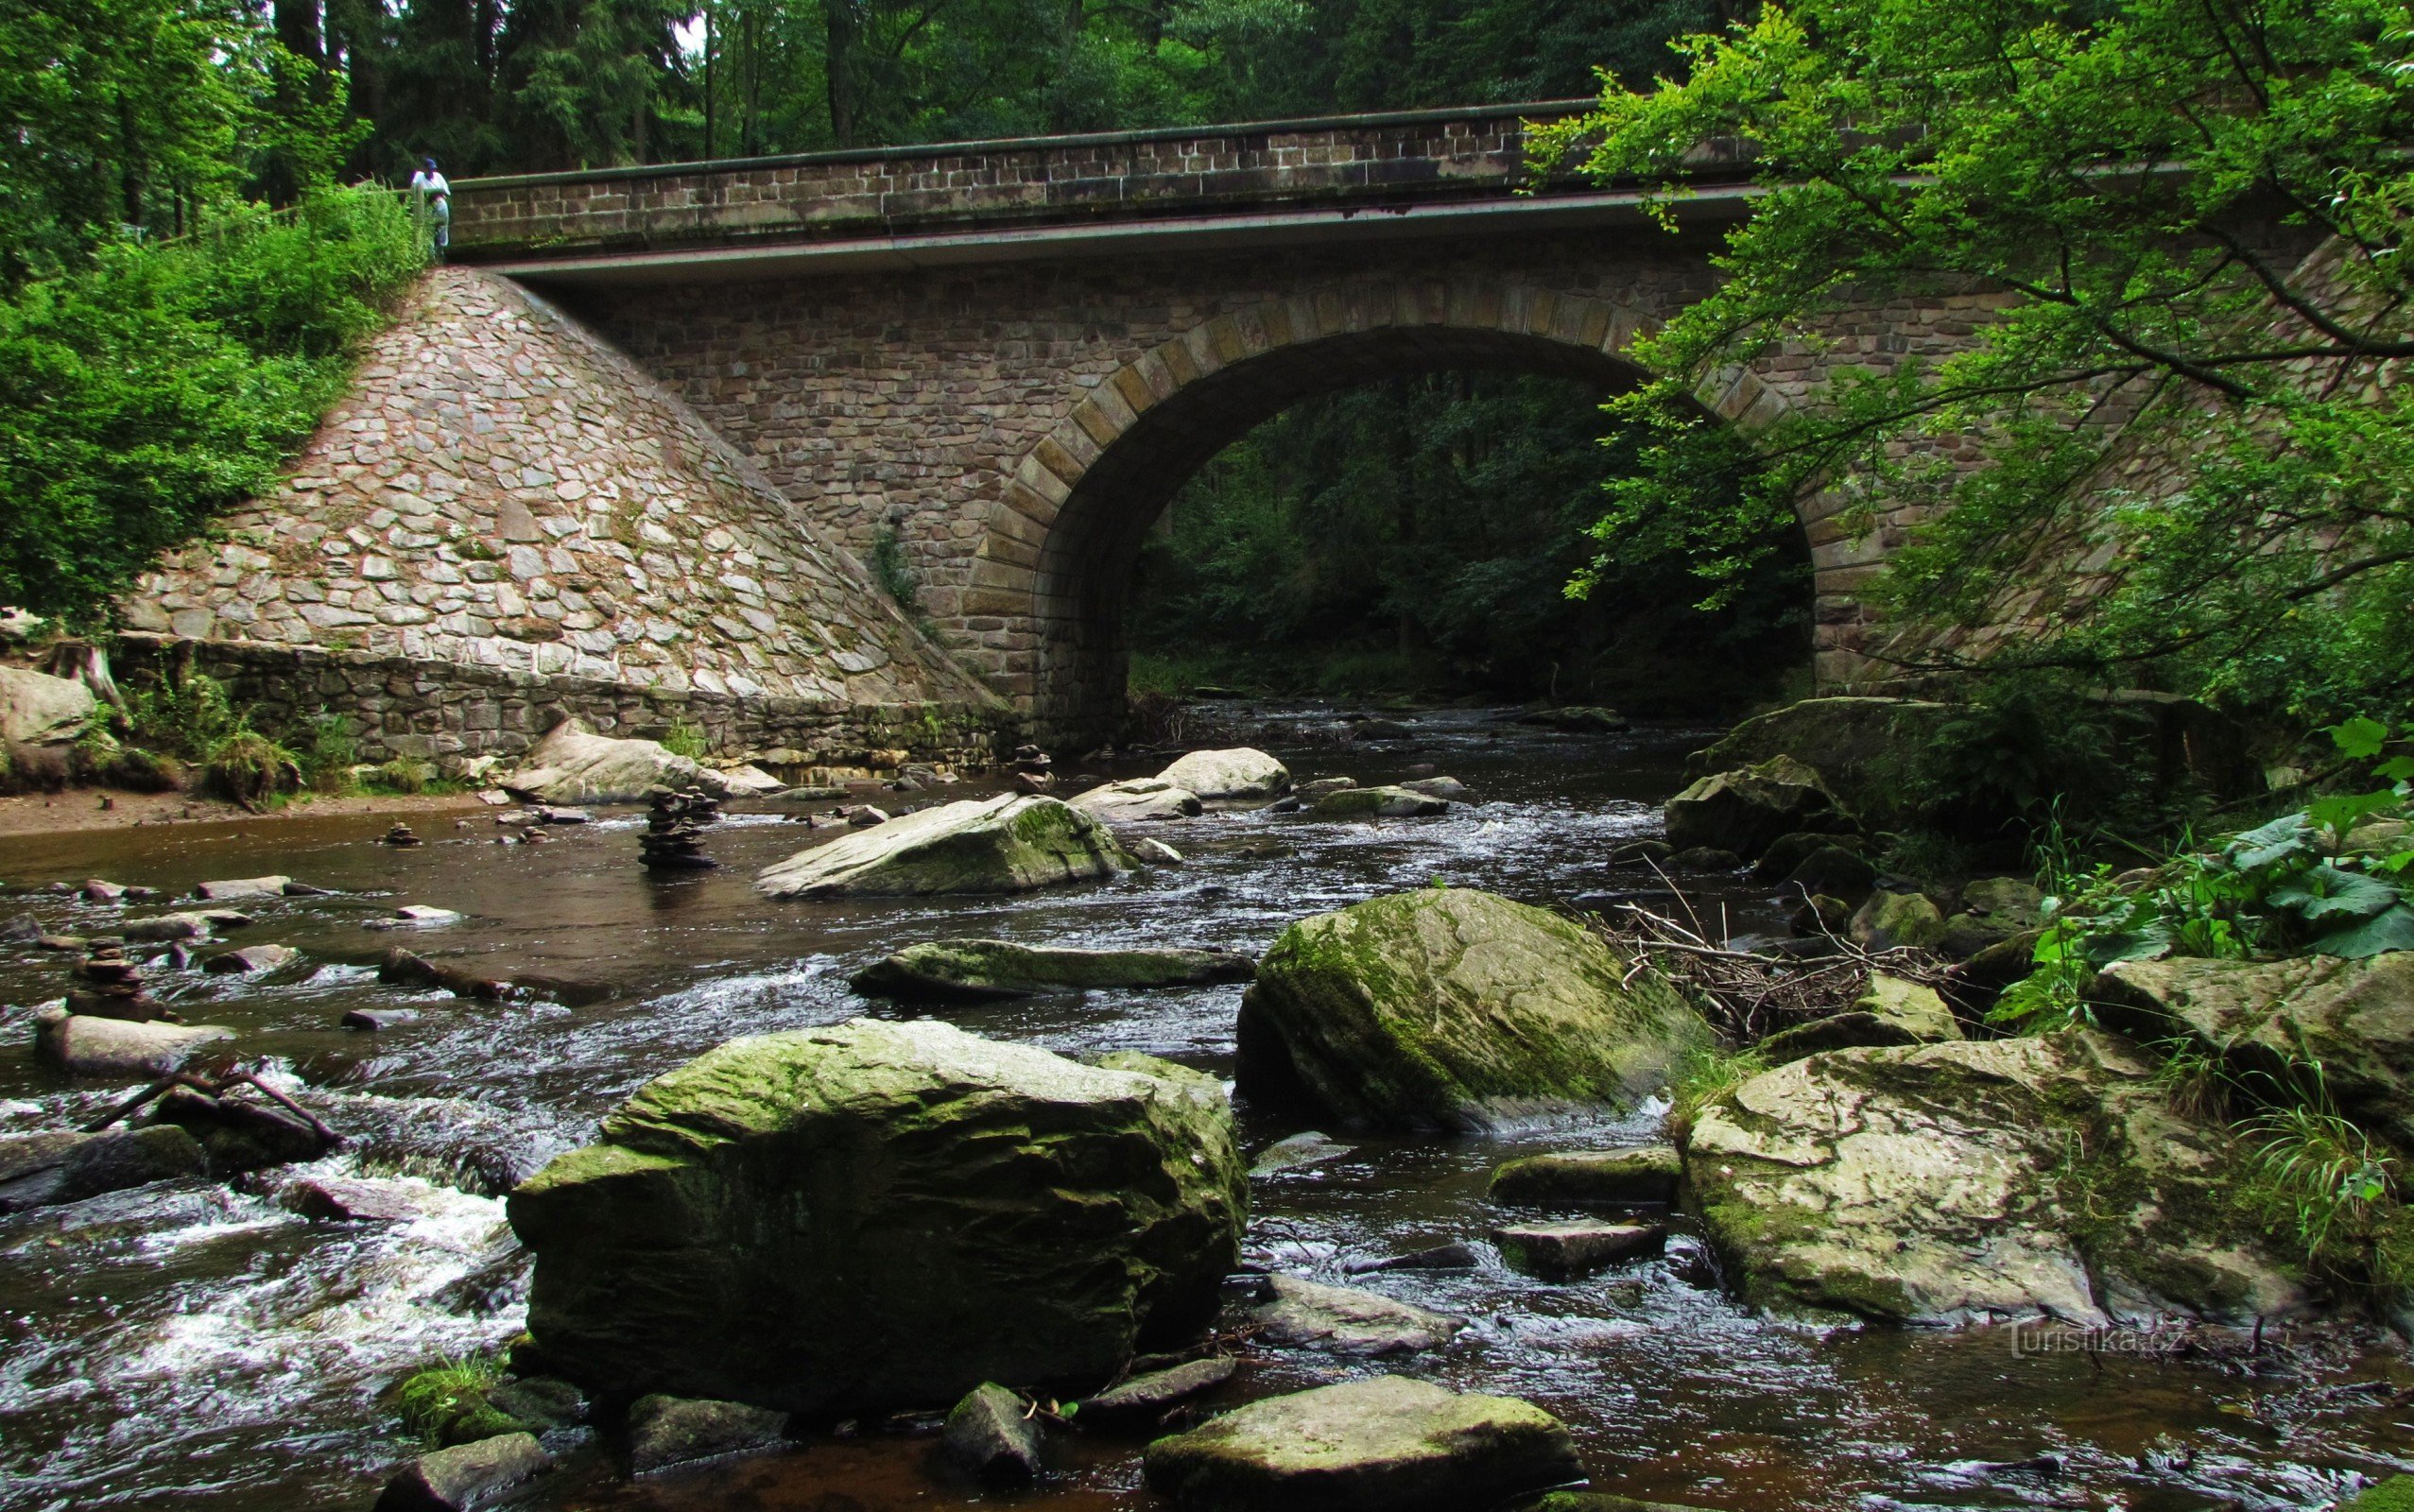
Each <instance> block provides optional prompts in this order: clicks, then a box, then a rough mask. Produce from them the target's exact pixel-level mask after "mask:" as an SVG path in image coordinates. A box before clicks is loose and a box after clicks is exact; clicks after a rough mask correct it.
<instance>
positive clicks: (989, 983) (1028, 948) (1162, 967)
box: [848, 939, 1257, 1002]
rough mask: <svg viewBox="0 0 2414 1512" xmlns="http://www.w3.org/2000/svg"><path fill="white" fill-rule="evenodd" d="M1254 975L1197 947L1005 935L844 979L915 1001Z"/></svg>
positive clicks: (906, 954)
mask: <svg viewBox="0 0 2414 1512" xmlns="http://www.w3.org/2000/svg"><path fill="white" fill-rule="evenodd" d="M1256 974H1257V963H1256V962H1254V961H1252V960H1250V958H1249V957H1248V956H1246V955H1239V954H1233V952H1231V951H1216V950H1204V949H1200V948H1198V947H1196V946H1156V947H1144V946H1135V947H1132V948H1131V949H1129V950H1103V951H1087V950H1073V949H1068V948H1066V947H1063V946H1052V945H1019V944H1016V943H1015V942H1014V941H1012V940H1004V939H942V940H933V941H931V942H929V943H928V944H923V945H908V946H906V947H905V949H904V950H902V951H899V952H897V953H896V954H893V955H884V956H882V957H881V958H880V959H879V960H876V961H874V962H872V963H871V965H870V966H867V967H865V968H864V969H863V970H862V971H857V972H856V973H855V974H854V976H853V977H851V978H849V979H848V986H850V987H852V988H854V989H855V990H856V991H858V992H865V993H871V994H873V995H875V996H880V997H892V998H903V999H905V1000H908V1001H915V1002H947V1001H957V1002H983V1001H992V1000H995V999H999V998H1027V997H1031V996H1034V995H1036V994H1038V993H1042V992H1086V991H1092V990H1096V989H1101V988H1156V987H1198V986H1204V985H1206V984H1208V983H1212V982H1246V981H1248V980H1249V979H1250V977H1252V976H1254V975H1256Z"/></svg>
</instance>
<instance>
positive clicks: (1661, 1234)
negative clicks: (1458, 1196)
mask: <svg viewBox="0 0 2414 1512" xmlns="http://www.w3.org/2000/svg"><path fill="white" fill-rule="evenodd" d="M1667 1240H1668V1230H1667V1229H1664V1228H1662V1227H1661V1226H1660V1225H1658V1224H1656V1223H1647V1224H1645V1223H1632V1224H1629V1223H1531V1224H1518V1225H1514V1226H1512V1227H1509V1228H1506V1229H1493V1230H1492V1242H1493V1243H1494V1244H1496V1245H1498V1246H1500V1252H1501V1254H1502V1256H1503V1257H1504V1258H1506V1259H1507V1260H1508V1262H1509V1264H1510V1265H1512V1266H1514V1267H1515V1268H1516V1269H1518V1270H1522V1271H1524V1272H1526V1274H1527V1275H1529V1276H1539V1277H1541V1278H1543V1280H1553V1281H1565V1280H1576V1279H1577V1278H1578V1277H1581V1276H1590V1275H1592V1274H1593V1273H1594V1272H1595V1271H1596V1270H1605V1269H1607V1268H1608V1267H1610V1266H1612V1265H1614V1264H1616V1263H1618V1262H1620V1261H1622V1260H1631V1259H1632V1258H1634V1257H1635V1256H1637V1255H1656V1254H1658V1253H1659V1252H1660V1250H1661V1247H1662V1246H1664V1245H1665V1244H1666V1243H1667Z"/></svg>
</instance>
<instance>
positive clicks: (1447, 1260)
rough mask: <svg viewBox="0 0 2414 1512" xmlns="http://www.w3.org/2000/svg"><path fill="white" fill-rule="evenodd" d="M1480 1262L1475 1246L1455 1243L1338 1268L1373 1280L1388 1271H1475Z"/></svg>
mask: <svg viewBox="0 0 2414 1512" xmlns="http://www.w3.org/2000/svg"><path fill="white" fill-rule="evenodd" d="M1482 1258H1483V1257H1481V1256H1479V1255H1477V1254H1476V1253H1475V1250H1474V1246H1472V1245H1468V1244H1464V1243H1461V1242H1459V1241H1457V1240H1455V1239H1454V1240H1452V1241H1451V1242H1450V1243H1448V1244H1446V1245H1431V1246H1426V1247H1425V1248H1423V1249H1412V1250H1409V1251H1408V1252H1407V1253H1406V1254H1405V1255H1386V1256H1384V1257H1383V1258H1382V1259H1380V1260H1354V1261H1352V1262H1350V1263H1348V1264H1347V1265H1344V1266H1342V1267H1341V1268H1342V1269H1343V1270H1346V1271H1348V1272H1349V1273H1350V1274H1351V1275H1353V1276H1372V1275H1375V1274H1377V1273H1378V1272H1382V1271H1388V1270H1474V1268H1475V1267H1476V1266H1477V1265H1478V1264H1480V1263H1482Z"/></svg>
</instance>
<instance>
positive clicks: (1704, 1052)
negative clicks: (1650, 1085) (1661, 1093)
mask: <svg viewBox="0 0 2414 1512" xmlns="http://www.w3.org/2000/svg"><path fill="white" fill-rule="evenodd" d="M1767 1069H1768V1062H1767V1060H1766V1059H1765V1058H1763V1057H1762V1056H1761V1054H1760V1052H1758V1051H1756V1050H1730V1049H1727V1048H1726V1047H1725V1046H1723V1045H1722V1046H1713V1047H1711V1048H1708V1049H1696V1050H1688V1051H1686V1052H1685V1057H1684V1059H1683V1061H1682V1062H1681V1064H1680V1065H1679V1066H1678V1068H1677V1074H1676V1076H1675V1078H1674V1079H1673V1080H1672V1081H1671V1083H1670V1084H1669V1089H1668V1091H1669V1102H1668V1132H1669V1135H1670V1137H1671V1138H1675V1139H1679V1140H1681V1139H1682V1138H1683V1137H1684V1133H1685V1131H1686V1130H1688V1129H1690V1128H1692V1127H1693V1121H1694V1119H1695V1118H1696V1117H1697V1116H1698V1115H1699V1114H1700V1112H1701V1110H1702V1108H1706V1107H1708V1106H1709V1105H1710V1104H1711V1103H1713V1102H1716V1100H1717V1099H1719V1098H1720V1097H1723V1096H1725V1095H1726V1094H1727V1093H1729V1092H1731V1091H1734V1090H1735V1089H1736V1088H1738V1087H1740V1086H1742V1085H1743V1084H1744V1083H1746V1082H1748V1081H1750V1080H1751V1079H1752V1078H1753V1077H1754V1076H1757V1075H1759V1074H1761V1073H1762V1072H1765V1071H1767Z"/></svg>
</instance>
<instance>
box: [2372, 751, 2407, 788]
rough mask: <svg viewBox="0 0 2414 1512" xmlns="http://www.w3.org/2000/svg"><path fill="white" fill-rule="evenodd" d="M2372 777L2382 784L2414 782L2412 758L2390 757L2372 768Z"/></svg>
mask: <svg viewBox="0 0 2414 1512" xmlns="http://www.w3.org/2000/svg"><path fill="white" fill-rule="evenodd" d="M2372 775H2373V776H2374V777H2377V778H2379V779H2380V780H2381V781H2382V782H2414V756H2391V757H2390V758H2389V759H2388V760H2387V761H2385V762H2383V763H2381V764H2380V765H2378V766H2375V767H2373V768H2372Z"/></svg>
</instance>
